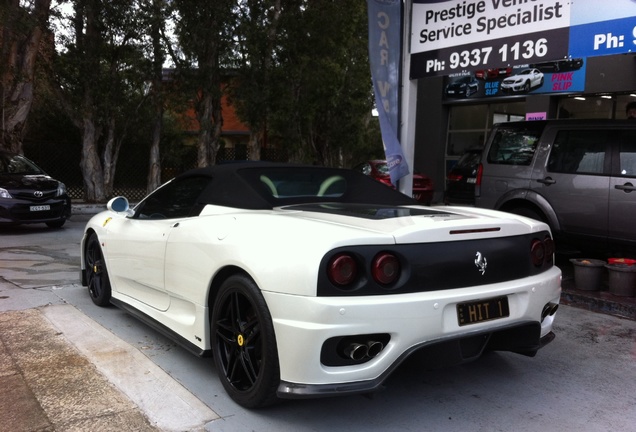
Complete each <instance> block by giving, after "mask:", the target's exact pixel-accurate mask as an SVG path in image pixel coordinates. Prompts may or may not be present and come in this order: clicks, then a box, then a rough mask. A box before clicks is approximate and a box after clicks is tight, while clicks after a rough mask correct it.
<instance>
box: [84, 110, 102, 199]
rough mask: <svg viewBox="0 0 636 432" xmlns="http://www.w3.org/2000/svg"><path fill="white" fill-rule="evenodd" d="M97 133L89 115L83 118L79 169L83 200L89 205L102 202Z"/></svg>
mask: <svg viewBox="0 0 636 432" xmlns="http://www.w3.org/2000/svg"><path fill="white" fill-rule="evenodd" d="M96 142H97V132H96V129H95V122H94V121H93V119H92V118H91V116H90V115H86V116H85V117H84V127H83V135H82V159H81V160H80V168H81V170H82V177H83V179H84V200H85V201H86V202H89V203H96V202H104V201H105V198H106V197H105V195H104V183H103V181H104V176H103V172H102V164H101V162H100V160H99V156H98V155H97V148H96V147H97V144H96Z"/></svg>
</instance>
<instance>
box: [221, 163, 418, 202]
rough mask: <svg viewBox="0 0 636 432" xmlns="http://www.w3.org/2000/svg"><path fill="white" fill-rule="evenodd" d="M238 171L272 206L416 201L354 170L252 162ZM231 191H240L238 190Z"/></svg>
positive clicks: (245, 197) (246, 184) (244, 197)
mask: <svg viewBox="0 0 636 432" xmlns="http://www.w3.org/2000/svg"><path fill="white" fill-rule="evenodd" d="M237 174H238V175H239V176H240V177H241V178H243V179H244V180H245V183H243V184H244V185H245V186H248V185H249V187H250V188H251V189H252V191H253V192H255V193H256V194H258V195H259V196H260V198H261V199H263V200H265V201H267V202H268V203H269V204H270V205H271V207H279V206H286V205H291V204H299V203H318V202H321V203H324V202H346V203H366V204H369V203H377V204H388V205H400V204H402V205H413V204H417V202H416V201H414V200H413V199H412V198H410V197H408V196H406V195H404V194H402V193H400V192H397V191H395V190H394V189H392V188H390V187H387V186H386V185H384V184H383V183H381V182H378V181H376V180H374V179H372V178H371V177H369V176H365V175H362V174H360V173H358V172H356V171H354V170H346V169H336V168H326V167H307V166H302V167H280V166H278V167H271V166H260V167H259V166H253V167H250V168H244V169H240V170H238V172H237ZM237 186H238V184H237ZM234 193H239V194H241V193H240V192H239V191H238V190H237V191H235V192H233V194H234ZM241 195H242V196H243V198H242V200H246V199H247V195H246V194H241ZM239 206H243V205H242V204H239Z"/></svg>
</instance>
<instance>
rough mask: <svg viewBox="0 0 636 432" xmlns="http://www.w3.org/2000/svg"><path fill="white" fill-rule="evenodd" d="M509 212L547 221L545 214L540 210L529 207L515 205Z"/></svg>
mask: <svg viewBox="0 0 636 432" xmlns="http://www.w3.org/2000/svg"><path fill="white" fill-rule="evenodd" d="M508 212H510V213H513V214H516V215H519V216H525V217H527V218H530V219H534V220H538V221H541V222H546V223H547V221H546V218H545V217H543V215H542V214H541V213H540V212H538V211H536V210H534V209H531V208H529V207H515V208H512V209H510V210H508Z"/></svg>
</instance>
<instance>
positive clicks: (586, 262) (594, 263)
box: [570, 258, 606, 291]
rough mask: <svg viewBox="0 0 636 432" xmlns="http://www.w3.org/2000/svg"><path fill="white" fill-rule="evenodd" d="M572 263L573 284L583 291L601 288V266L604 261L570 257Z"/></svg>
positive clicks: (603, 264) (602, 266)
mask: <svg viewBox="0 0 636 432" xmlns="http://www.w3.org/2000/svg"><path fill="white" fill-rule="evenodd" d="M570 262H571V263H572V264H573V265H574V285H575V287H576V289H580V290H583V291H598V290H600V289H601V281H602V279H603V268H604V267H605V265H606V263H605V261H601V260H597V259H584V258H572V259H571V260H570Z"/></svg>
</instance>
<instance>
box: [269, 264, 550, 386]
mask: <svg viewBox="0 0 636 432" xmlns="http://www.w3.org/2000/svg"><path fill="white" fill-rule="evenodd" d="M560 292H561V271H560V270H559V269H558V268H557V267H553V268H551V269H550V270H548V271H546V272H544V273H541V274H539V275H536V276H531V277H527V278H524V279H520V280H515V281H510V282H504V283H497V284H492V285H482V286H479V287H471V288H460V289H452V290H443V291H429V292H423V293H410V294H399V295H384V296H368V297H339V298H333V297H301V296H290V295H285V294H279V293H271V292H264V293H263V295H264V296H265V299H266V301H267V303H268V306H269V307H270V312H271V314H272V317H273V320H274V328H275V331H276V339H277V346H278V353H279V361H280V371H281V384H280V387H279V390H278V391H279V396H281V397H286V398H293V397H310V396H314V397H315V396H320V395H329V394H341V393H352V392H368V391H372V390H374V389H375V388H377V387H379V386H380V385H381V384H382V382H383V381H384V379H386V377H388V376H389V375H390V373H391V372H392V371H393V370H394V369H395V368H396V367H397V366H398V365H399V364H400V363H401V362H402V361H403V360H404V359H405V358H407V357H408V356H410V355H411V354H413V353H414V352H416V351H420V350H425V351H426V350H431V353H437V354H435V355H430V356H428V357H429V358H431V359H432V358H435V357H439V355H438V354H439V352H440V351H441V352H442V353H443V355H444V356H447V357H449V358H450V357H452V358H453V359H454V360H455V361H457V362H462V361H467V360H472V359H474V358H477V357H479V356H480V355H481V354H482V352H483V351H484V350H491V349H492V350H505V351H514V352H519V353H523V354H527V355H534V353H535V352H536V351H537V350H538V349H539V348H540V347H541V346H542V345H543V344H544V343H546V342H547V341H549V340H550V339H551V337H552V336H550V334H551V332H552V322H553V320H554V312H552V314H551V315H547V316H544V317H543V318H542V313H543V311H544V309H545V308H546V305H549V304H551V305H554V307H555V308H556V305H558V303H559V298H560ZM501 296H505V297H506V298H507V299H508V303H509V307H510V315H509V316H508V317H504V318H499V319H495V320H491V321H484V322H478V323H475V324H470V325H463V326H461V325H460V324H459V322H458V312H457V310H458V309H457V305H458V303H462V302H471V301H474V300H479V299H482V300H483V299H486V300H487V299H494V298H497V297H501ZM367 336H368V337H369V338H370V339H373V338H378V340H382V341H383V342H385V344H384V346H383V347H382V348H383V349H381V350H380V351H379V352H377V353H374V354H375V355H374V356H373V357H372V358H368V359H364V361H360V362H355V361H354V362H351V361H350V362H348V363H347V362H346V361H344V362H343V363H342V365H334V364H333V363H332V364H331V365H326V364H325V361H324V359H325V358H326V356H325V350H329V349H330V347H329V343H330V342H329V341H331V340H337V339H344V338H349V339H352V340H353V339H355V338H361V340H364V338H366V337H367ZM387 336H388V339H387ZM382 338H383V339H382ZM332 345H333V346H335V344H332ZM331 355H332V356H333V355H336V354H335V353H331ZM327 357H328V356H327Z"/></svg>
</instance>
